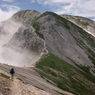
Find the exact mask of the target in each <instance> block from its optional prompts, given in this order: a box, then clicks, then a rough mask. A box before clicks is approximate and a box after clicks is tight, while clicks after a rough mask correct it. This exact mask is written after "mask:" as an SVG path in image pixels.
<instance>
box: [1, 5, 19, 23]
mask: <svg viewBox="0 0 95 95" xmlns="http://www.w3.org/2000/svg"><path fill="white" fill-rule="evenodd" d="M2 7H3V8H7V10H8V11H4V10H2V8H0V22H1V21H5V20H7V19H8V18H10V17H11V16H12V15H13V14H14V13H16V12H17V11H19V10H20V8H19V7H18V6H11V5H2Z"/></svg>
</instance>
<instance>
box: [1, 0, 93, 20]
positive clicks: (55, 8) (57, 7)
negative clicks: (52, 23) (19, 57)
mask: <svg viewBox="0 0 95 95" xmlns="http://www.w3.org/2000/svg"><path fill="white" fill-rule="evenodd" d="M28 9H29V10H36V11H39V12H42V13H43V12H45V11H52V12H55V13H57V14H68V15H76V16H83V17H88V18H90V19H93V20H95V0H0V22H1V21H4V20H6V19H8V18H9V17H11V16H12V15H13V14H14V13H16V12H17V11H20V10H28Z"/></svg>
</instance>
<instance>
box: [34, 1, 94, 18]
mask: <svg viewBox="0 0 95 95" xmlns="http://www.w3.org/2000/svg"><path fill="white" fill-rule="evenodd" d="M35 1H36V2H38V3H39V4H42V5H45V6H50V8H51V11H53V12H55V13H57V14H69V15H78V16H84V17H95V0H35Z"/></svg>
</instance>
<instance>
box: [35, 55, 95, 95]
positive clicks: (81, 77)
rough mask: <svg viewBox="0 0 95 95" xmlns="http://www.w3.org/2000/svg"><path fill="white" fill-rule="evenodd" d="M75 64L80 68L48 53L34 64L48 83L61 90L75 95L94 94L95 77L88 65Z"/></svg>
mask: <svg viewBox="0 0 95 95" xmlns="http://www.w3.org/2000/svg"><path fill="white" fill-rule="evenodd" d="M76 66H77V67H78V68H80V70H79V69H77V68H75V67H74V66H72V65H70V64H69V63H67V62H65V61H63V60H61V59H59V58H58V57H56V56H55V55H53V54H49V56H47V57H46V58H43V59H42V60H41V61H40V62H39V63H37V64H36V68H38V69H36V70H37V71H38V72H39V73H40V75H41V76H42V77H43V78H45V79H46V80H47V81H48V82H49V83H51V84H53V85H55V86H57V87H59V88H61V89H63V90H66V91H68V92H72V93H73V94H75V95H94V94H95V90H94V89H95V77H94V76H93V75H91V73H90V72H89V68H88V67H82V66H78V65H76ZM81 69H82V70H81ZM88 72H89V73H88Z"/></svg>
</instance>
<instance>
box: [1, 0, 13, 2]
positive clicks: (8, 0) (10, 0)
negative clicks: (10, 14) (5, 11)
mask: <svg viewBox="0 0 95 95" xmlns="http://www.w3.org/2000/svg"><path fill="white" fill-rule="evenodd" d="M3 1H6V2H13V0H3Z"/></svg>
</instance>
